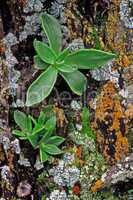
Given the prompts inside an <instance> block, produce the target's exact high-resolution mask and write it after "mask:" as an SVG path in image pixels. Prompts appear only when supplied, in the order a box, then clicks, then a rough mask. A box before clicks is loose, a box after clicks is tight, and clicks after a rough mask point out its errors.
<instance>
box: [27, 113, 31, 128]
mask: <svg viewBox="0 0 133 200" xmlns="http://www.w3.org/2000/svg"><path fill="white" fill-rule="evenodd" d="M27 129H28V131H29V132H31V131H32V121H31V118H30V116H28V117H27Z"/></svg>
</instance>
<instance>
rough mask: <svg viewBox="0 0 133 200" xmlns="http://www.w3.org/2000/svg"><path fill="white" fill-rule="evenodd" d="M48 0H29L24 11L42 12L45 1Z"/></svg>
mask: <svg viewBox="0 0 133 200" xmlns="http://www.w3.org/2000/svg"><path fill="white" fill-rule="evenodd" d="M45 1H46V0H28V1H27V4H26V5H25V7H24V9H23V11H24V13H29V12H33V11H34V12H40V11H41V10H42V8H43V3H44V2H45Z"/></svg>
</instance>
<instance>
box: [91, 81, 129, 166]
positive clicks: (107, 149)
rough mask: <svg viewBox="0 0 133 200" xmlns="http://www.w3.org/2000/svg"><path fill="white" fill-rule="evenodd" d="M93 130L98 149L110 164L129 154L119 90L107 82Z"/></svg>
mask: <svg viewBox="0 0 133 200" xmlns="http://www.w3.org/2000/svg"><path fill="white" fill-rule="evenodd" d="M93 128H94V130H95V132H96V133H97V144H98V149H99V150H100V152H101V153H103V155H104V157H105V159H106V161H107V162H108V163H109V164H114V163H115V162H116V161H118V160H120V159H121V158H122V156H123V155H127V153H128V141H127V138H126V136H125V135H126V133H127V131H128V126H127V124H126V115H125V110H124V108H123V106H122V105H121V101H120V98H119V95H118V94H117V90H116V89H115V86H114V84H113V83H112V82H110V81H109V82H107V84H105V85H104V87H103V90H102V91H101V94H100V96H99V97H98V99H97V102H96V110H95V120H94V123H93Z"/></svg>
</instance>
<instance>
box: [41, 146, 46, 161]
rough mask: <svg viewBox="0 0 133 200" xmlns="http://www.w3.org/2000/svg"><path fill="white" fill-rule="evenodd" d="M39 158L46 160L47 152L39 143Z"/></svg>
mask: <svg viewBox="0 0 133 200" xmlns="http://www.w3.org/2000/svg"><path fill="white" fill-rule="evenodd" d="M40 160H41V162H46V161H47V160H48V154H47V153H46V152H45V147H44V146H43V145H40Z"/></svg>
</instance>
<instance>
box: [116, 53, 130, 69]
mask: <svg viewBox="0 0 133 200" xmlns="http://www.w3.org/2000/svg"><path fill="white" fill-rule="evenodd" d="M117 64H118V65H120V66H123V67H128V66H129V65H130V61H129V59H128V57H127V55H120V56H119V58H118V60H117Z"/></svg>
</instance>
